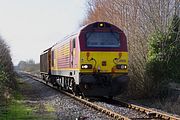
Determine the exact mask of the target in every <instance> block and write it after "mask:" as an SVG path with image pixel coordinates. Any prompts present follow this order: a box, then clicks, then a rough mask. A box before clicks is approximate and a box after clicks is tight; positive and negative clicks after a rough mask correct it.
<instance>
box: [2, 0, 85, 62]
mask: <svg viewBox="0 0 180 120" xmlns="http://www.w3.org/2000/svg"><path fill="white" fill-rule="evenodd" d="M84 4H85V0H0V36H1V37H2V38H3V39H4V40H5V41H6V42H7V43H8V45H9V46H10V49H11V54H12V58H13V63H14V64H15V65H17V64H18V62H19V61H20V60H28V59H33V60H35V62H39V55H40V53H41V52H42V51H43V50H45V49H46V48H48V47H50V46H52V45H53V44H55V43H56V42H57V41H58V40H60V39H61V38H63V37H64V36H66V35H68V34H70V33H72V32H73V31H75V30H76V29H78V27H79V24H80V23H81V21H82V20H83V18H84V16H85V5H84Z"/></svg>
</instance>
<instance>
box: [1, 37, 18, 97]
mask: <svg viewBox="0 0 180 120" xmlns="http://www.w3.org/2000/svg"><path fill="white" fill-rule="evenodd" d="M15 88H16V81H15V78H14V71H13V63H12V59H11V55H10V50H9V47H8V46H7V44H6V43H5V42H4V40H3V39H2V38H1V37H0V97H8V96H9V93H10V91H11V89H15ZM1 99H3V98H1Z"/></svg>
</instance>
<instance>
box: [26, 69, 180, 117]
mask: <svg viewBox="0 0 180 120" xmlns="http://www.w3.org/2000/svg"><path fill="white" fill-rule="evenodd" d="M23 74H26V75H27V76H28V77H31V78H32V79H34V80H36V81H39V82H41V83H43V84H46V85H48V86H49V87H51V88H53V89H56V90H58V91H60V92H61V93H63V94H65V95H67V96H70V97H71V98H73V99H75V100H77V101H79V102H81V103H83V104H84V105H86V106H88V107H90V108H93V109H95V110H97V111H99V112H102V113H104V114H106V115H108V116H110V117H112V118H114V119H117V120H132V119H134V120H137V119H139V120H140V119H141V120H143V119H156V120H157V119H159V120H162V119H163V120H180V118H178V117H175V116H172V115H169V114H167V113H162V112H158V111H155V110H152V109H149V108H145V107H142V106H138V105H134V104H129V103H126V102H124V101H120V100H111V101H108V100H106V99H104V101H103V102H104V103H103V104H106V105H103V104H102V103H100V104H97V103H96V102H90V101H88V100H86V99H82V98H81V97H78V96H75V95H73V94H71V93H69V92H66V91H63V90H59V89H57V88H56V87H54V86H53V85H51V84H49V83H48V84H47V83H45V82H44V81H43V80H42V79H41V78H39V77H38V76H35V75H32V74H30V73H26V72H23ZM109 104H110V105H114V106H116V108H118V107H119V106H121V107H122V106H123V107H124V108H125V109H130V110H131V111H135V112H139V114H143V115H141V116H144V117H136V116H134V117H132V116H128V115H123V114H122V113H120V112H116V111H114V110H112V109H109V108H108V107H105V106H108V105H109ZM127 114H129V113H127Z"/></svg>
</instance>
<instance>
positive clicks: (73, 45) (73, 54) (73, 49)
mask: <svg viewBox="0 0 180 120" xmlns="http://www.w3.org/2000/svg"><path fill="white" fill-rule="evenodd" d="M70 58H71V68H75V66H76V59H75V58H76V39H75V38H73V39H72V40H71V57H70Z"/></svg>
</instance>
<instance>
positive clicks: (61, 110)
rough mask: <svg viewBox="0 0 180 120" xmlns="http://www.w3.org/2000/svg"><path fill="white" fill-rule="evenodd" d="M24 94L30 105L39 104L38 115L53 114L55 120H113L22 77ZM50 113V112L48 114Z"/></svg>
mask: <svg viewBox="0 0 180 120" xmlns="http://www.w3.org/2000/svg"><path fill="white" fill-rule="evenodd" d="M21 77H22V80H21V82H22V85H23V86H24V85H25V86H24V87H21V88H23V89H21V91H22V94H23V95H24V96H25V100H24V101H25V102H26V103H27V104H28V105H33V104H37V105H38V108H37V109H38V111H37V114H42V115H47V114H51V115H52V116H55V117H53V119H54V120H112V118H109V117H107V116H106V115H104V114H102V113H99V112H97V111H95V110H93V109H91V108H88V107H85V106H83V105H82V104H81V103H79V102H78V101H75V100H74V99H72V98H70V97H68V96H66V95H64V94H62V93H60V92H58V91H56V90H53V89H52V88H50V87H48V86H45V85H44V84H42V83H39V82H37V81H35V80H32V79H31V78H29V77H26V76H25V75H21ZM47 111H50V112H47Z"/></svg>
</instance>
